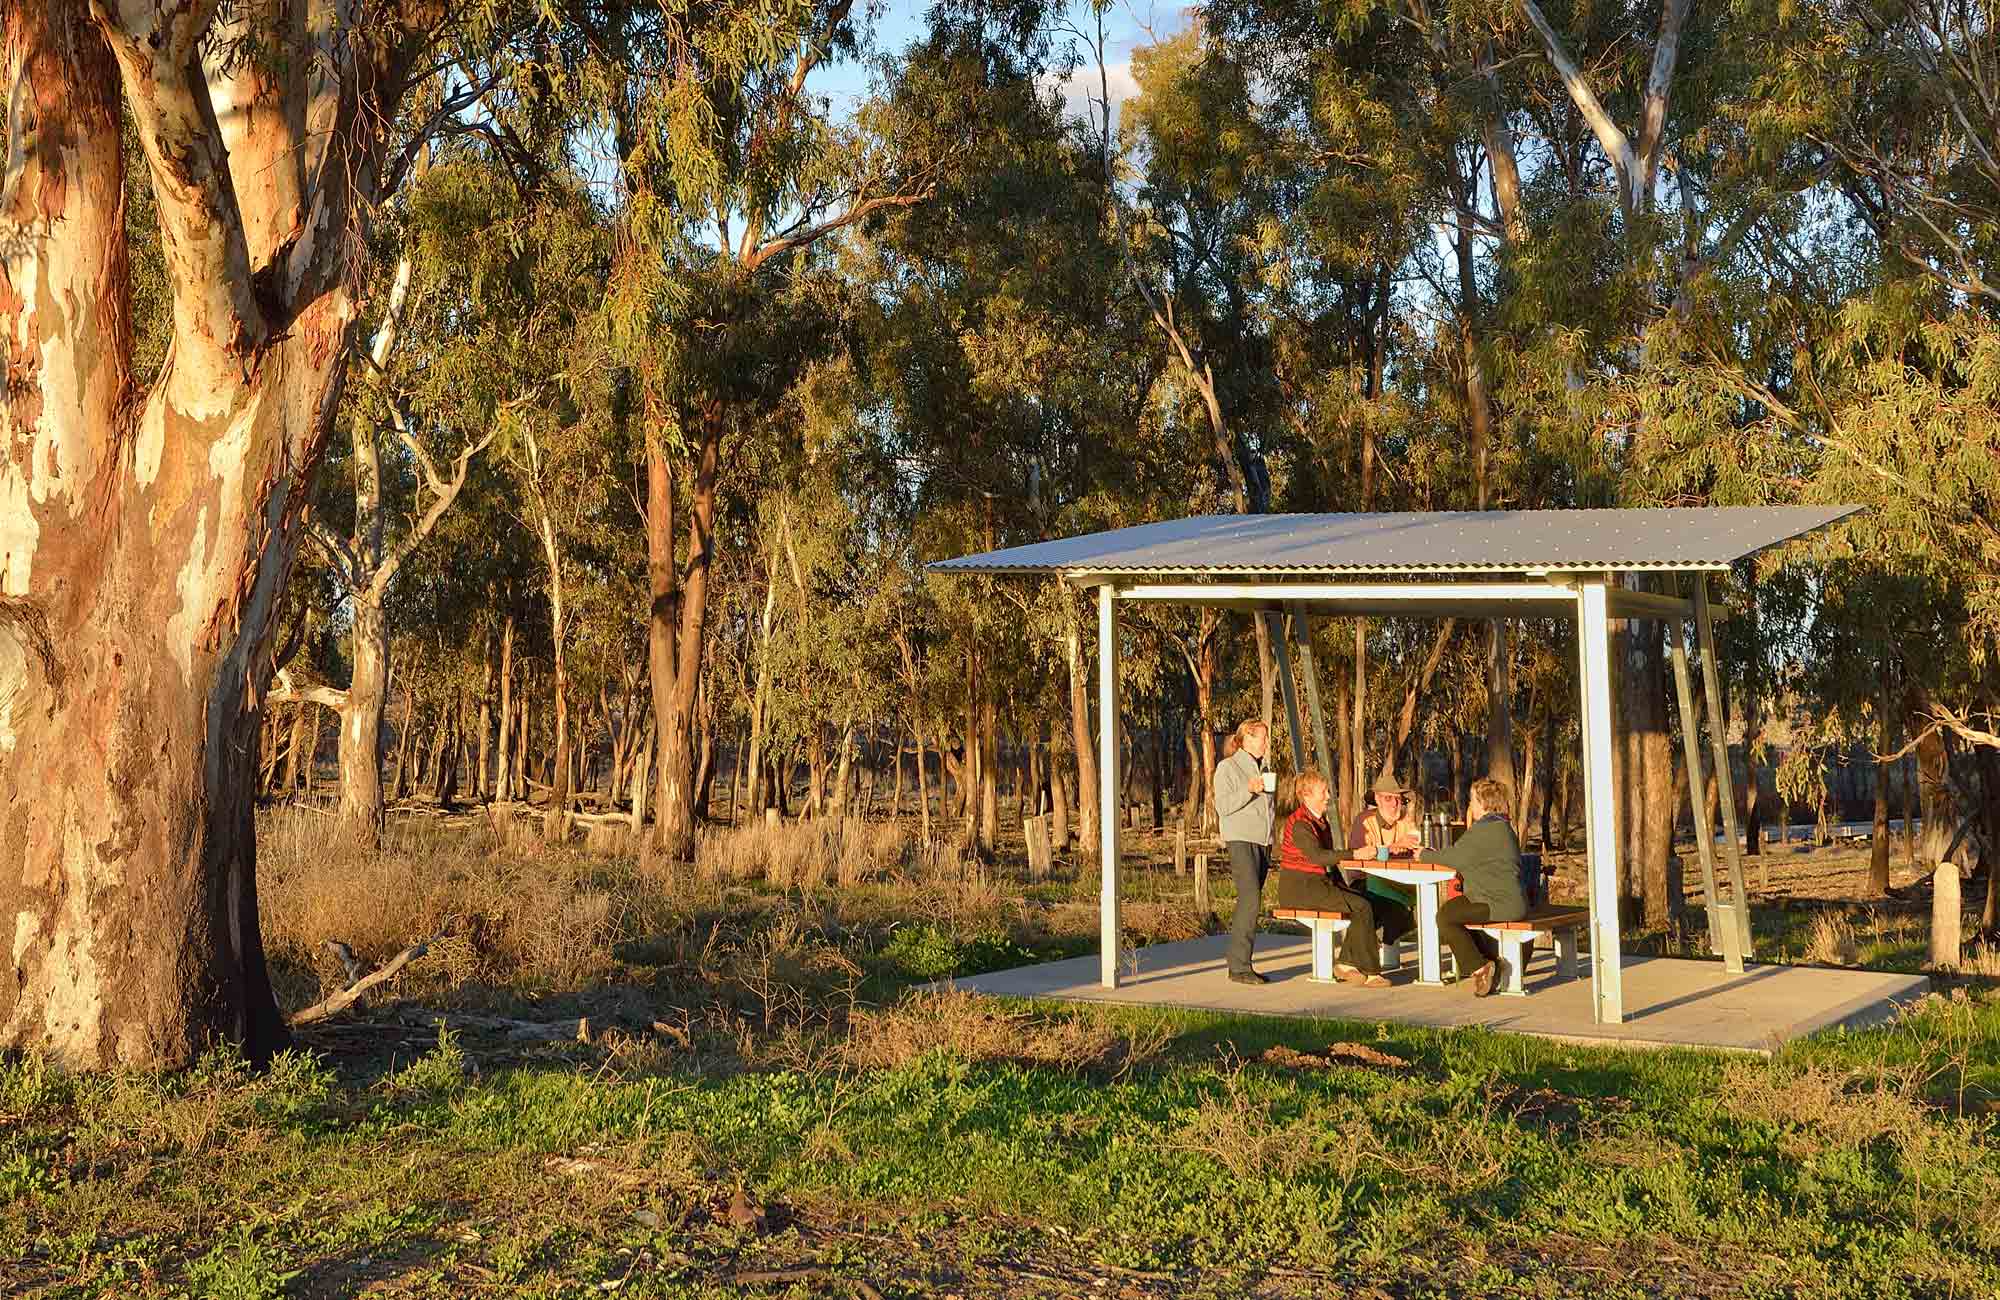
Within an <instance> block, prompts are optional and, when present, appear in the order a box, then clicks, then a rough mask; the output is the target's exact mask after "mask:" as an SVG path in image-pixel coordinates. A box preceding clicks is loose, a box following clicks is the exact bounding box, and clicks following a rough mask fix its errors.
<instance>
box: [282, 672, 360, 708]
mask: <svg viewBox="0 0 2000 1300" xmlns="http://www.w3.org/2000/svg"><path fill="white" fill-rule="evenodd" d="M273 680H274V681H275V682H276V683H277V684H276V685H275V686H273V687H272V688H271V689H270V690H269V691H267V692H265V695H264V702H265V703H267V704H324V705H325V706H326V707H327V708H329V709H332V710H333V711H334V712H336V713H339V712H341V711H343V710H345V709H346V708H347V692H346V691H343V690H341V689H339V688H338V687H335V686H313V685H310V684H308V685H305V686H300V685H297V684H296V683H294V682H293V681H292V674H291V670H290V669H288V668H280V669H279V670H278V671H277V674H276V676H275V678H274V679H273Z"/></svg>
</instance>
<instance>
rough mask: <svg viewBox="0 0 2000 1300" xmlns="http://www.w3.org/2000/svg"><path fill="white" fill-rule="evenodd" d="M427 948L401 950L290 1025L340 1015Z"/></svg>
mask: <svg viewBox="0 0 2000 1300" xmlns="http://www.w3.org/2000/svg"><path fill="white" fill-rule="evenodd" d="M429 948H430V944H429V942H428V941H426V942H424V943H413V944H411V945H410V946H409V947H407V948H405V949H403V951H401V952H399V953H397V954H396V955H395V957H394V958H392V959H391V960H390V961H389V964H388V965H386V966H384V967H382V968H381V969H380V970H378V971H376V972H375V973H374V974H373V975H367V976H363V977H362V978H361V979H358V980H356V981H355V982H354V983H353V984H350V985H349V986H348V987H347V988H345V989H343V990H342V991H341V992H339V993H336V994H334V995H333V996H332V997H330V998H328V999H326V1000H325V1001H324V1002H315V1003H314V1004H313V1005H311V1006H309V1007H307V1008H306V1009H305V1010H304V1011H301V1012H299V1013H298V1014H297V1015H295V1016H293V1017H292V1018H291V1021H290V1023H291V1024H294V1025H309V1024H312V1023H313V1022H314V1021H316V1020H324V1019H326V1018H327V1017H328V1016H333V1015H338V1014H340V1013H341V1012H343V1011H345V1010H347V1008H349V1007H351V1006H353V1005H354V1004H355V1003H356V1002H358V1001H360V1000H361V995H362V994H363V993H366V992H367V991H368V990H369V989H372V988H374V987H375V986H376V985H377V984H380V983H382V982H383V981H384V980H388V979H393V978H395V975H396V972H397V971H400V970H402V969H403V967H405V966H407V965H409V964H410V963H411V962H413V961H415V960H416V959H417V958H419V957H421V956H423V955H424V953H425V952H427V951H428V950H429Z"/></svg>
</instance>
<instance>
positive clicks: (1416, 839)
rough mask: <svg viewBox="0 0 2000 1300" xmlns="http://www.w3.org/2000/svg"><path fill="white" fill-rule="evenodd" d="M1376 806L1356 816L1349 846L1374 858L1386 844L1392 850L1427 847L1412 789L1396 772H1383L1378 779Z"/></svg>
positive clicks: (1350, 832)
mask: <svg viewBox="0 0 2000 1300" xmlns="http://www.w3.org/2000/svg"><path fill="white" fill-rule="evenodd" d="M1372 793H1373V794H1374V796H1375V807H1374V808H1372V809H1369V810H1366V811H1364V812H1363V813H1362V814H1361V815H1360V816H1359V817H1356V818H1355V819H1354V828H1353V829H1352V830H1350V831H1349V832H1348V833H1347V847H1348V848H1349V849H1352V850H1357V851H1361V850H1365V851H1364V852H1360V853H1359V856H1361V857H1371V858H1372V857H1374V856H1375V850H1376V849H1377V848H1379V847H1381V846H1382V845H1384V844H1386V845H1388V846H1389V849H1390V851H1391V852H1396V851H1400V850H1405V849H1417V848H1422V847H1423V842H1424V837H1423V834H1422V832H1420V831H1418V829H1417V819H1416V816H1415V814H1414V813H1412V812H1411V810H1410V791H1409V789H1408V787H1406V786H1405V785H1404V784H1403V783H1402V782H1401V781H1398V780H1397V779H1396V778H1395V776H1394V774H1392V773H1390V772H1386V771H1385V772H1383V773H1382V775H1380V776H1378V777H1376V778H1375V788H1374V790H1373V791H1372Z"/></svg>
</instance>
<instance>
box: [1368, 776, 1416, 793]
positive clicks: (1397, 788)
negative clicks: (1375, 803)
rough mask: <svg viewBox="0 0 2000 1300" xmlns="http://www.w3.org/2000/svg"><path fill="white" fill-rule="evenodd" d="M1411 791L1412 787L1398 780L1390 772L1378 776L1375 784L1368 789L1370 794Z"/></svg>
mask: <svg viewBox="0 0 2000 1300" xmlns="http://www.w3.org/2000/svg"><path fill="white" fill-rule="evenodd" d="M1409 792H1410V787H1408V786H1406V785H1404V784H1403V783H1402V782H1401V781H1398V780H1397V779H1396V778H1395V777H1394V776H1393V775H1391V774H1390V773H1388V772H1384V773H1383V774H1382V775H1380V776H1378V777H1376V778H1375V784H1374V785H1373V786H1372V787H1370V789H1369V791H1368V793H1370V794H1408V793H1409Z"/></svg>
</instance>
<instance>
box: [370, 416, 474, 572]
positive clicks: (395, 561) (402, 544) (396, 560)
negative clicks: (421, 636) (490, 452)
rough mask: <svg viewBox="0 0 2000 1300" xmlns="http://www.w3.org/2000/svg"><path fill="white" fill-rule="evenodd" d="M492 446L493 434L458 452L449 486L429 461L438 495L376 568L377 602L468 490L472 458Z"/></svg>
mask: <svg viewBox="0 0 2000 1300" xmlns="http://www.w3.org/2000/svg"><path fill="white" fill-rule="evenodd" d="M492 443H493V434H492V433H491V432H488V433H487V435H486V436H485V437H483V438H481V439H480V440H479V441H477V442H469V443H467V444H466V445H465V449H464V450H463V451H461V452H459V453H458V459H456V460H455V461H453V462H452V475H451V481H450V482H449V483H440V482H438V480H437V477H436V470H435V468H434V467H431V466H430V465H429V462H428V460H426V462H425V464H426V470H425V472H426V474H427V475H428V476H429V480H430V484H431V491H432V493H433V494H434V495H433V500H432V501H431V504H430V508H429V509H427V510H425V511H424V513H423V515H422V516H421V517H420V518H418V519H417V521H416V522H415V523H413V524H412V525H410V530H409V532H407V533H405V534H404V535H403V538H402V540H400V541H398V542H397V543H396V544H395V546H393V547H391V548H390V549H389V553H388V554H387V555H384V556H383V557H382V562H381V563H380V564H378V565H376V566H375V572H374V574H373V576H372V577H370V579H369V582H368V592H369V595H370V596H371V597H372V598H373V599H375V600H377V601H380V600H381V599H382V597H383V596H384V595H386V594H387V593H388V590H389V583H390V580H391V579H393V578H394V577H395V576H396V571H397V570H398V569H400V568H402V567H403V561H404V560H407V559H408V558H409V557H410V553H411V552H412V551H414V550H416V549H417V547H419V546H421V545H423V543H424V539H425V538H427V537H429V536H430V535H431V533H432V532H433V531H435V530H436V528H437V526H438V521H439V520H440V519H443V518H444V514H445V511H447V510H449V509H451V506H452V503H453V502H454V501H456V500H458V494H459V492H460V491H461V490H462V489H463V488H464V487H465V476H466V473H467V471H468V470H469V469H470V468H471V465H472V458H473V457H474V456H477V455H478V454H479V453H480V452H482V451H485V450H486V449H487V447H489V446H491V445H492Z"/></svg>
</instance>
